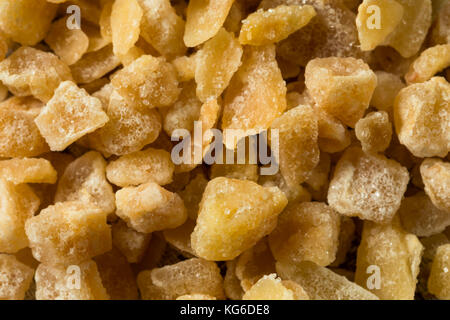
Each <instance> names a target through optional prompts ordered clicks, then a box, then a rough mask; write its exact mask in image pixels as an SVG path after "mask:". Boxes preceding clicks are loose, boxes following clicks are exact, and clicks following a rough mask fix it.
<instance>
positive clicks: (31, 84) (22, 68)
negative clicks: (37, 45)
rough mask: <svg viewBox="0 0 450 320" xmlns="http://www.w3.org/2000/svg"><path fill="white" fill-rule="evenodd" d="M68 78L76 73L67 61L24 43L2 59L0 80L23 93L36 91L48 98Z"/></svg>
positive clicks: (20, 95)
mask: <svg viewBox="0 0 450 320" xmlns="http://www.w3.org/2000/svg"><path fill="white" fill-rule="evenodd" d="M65 80H72V75H71V73H70V69H69V67H68V66H67V65H66V64H65V63H64V62H62V61H61V60H60V59H59V58H58V57H57V56H55V55H54V54H53V53H50V52H43V51H40V50H37V49H34V48H31V47H20V48H19V49H17V50H16V51H14V52H13V53H12V54H11V55H10V56H9V57H8V58H6V59H5V60H3V61H2V62H1V63H0V81H2V82H3V84H4V85H5V86H6V87H7V88H8V89H9V91H11V93H13V94H14V95H16V96H19V97H24V96H29V95H32V96H34V97H36V98H37V99H39V100H41V101H43V102H47V101H48V100H50V98H51V97H52V96H53V92H54V91H55V89H56V88H57V87H58V86H59V84H60V83H61V82H62V81H65Z"/></svg>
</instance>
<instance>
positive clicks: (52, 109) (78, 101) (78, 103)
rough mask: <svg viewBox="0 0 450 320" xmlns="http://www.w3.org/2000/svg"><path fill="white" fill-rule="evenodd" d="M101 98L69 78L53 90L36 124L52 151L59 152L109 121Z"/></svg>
mask: <svg viewBox="0 0 450 320" xmlns="http://www.w3.org/2000/svg"><path fill="white" fill-rule="evenodd" d="M108 120H109V119H108V116H107V115H106V114H105V112H103V110H102V105H101V102H100V100H98V99H97V98H94V97H91V96H89V94H88V93H87V92H86V91H85V90H84V89H80V88H78V87H77V86H76V84H75V83H73V82H71V81H65V82H63V83H61V84H60V86H59V87H58V88H57V89H56V91H55V94H54V96H53V98H52V99H51V100H50V101H49V102H48V103H47V105H46V106H45V107H44V108H43V109H42V111H41V113H40V114H39V116H38V117H37V118H36V119H35V123H36V125H37V126H38V128H39V131H40V132H41V134H42V136H43V137H44V138H45V140H46V141H47V143H48V144H49V146H50V149H51V150H52V151H62V150H64V149H65V148H66V147H68V146H69V145H70V144H71V143H73V142H75V141H76V140H78V139H79V138H81V137H82V136H84V135H86V134H88V133H90V132H93V131H95V130H96V129H98V128H100V127H102V126H104V125H105V124H106V123H107V122H108Z"/></svg>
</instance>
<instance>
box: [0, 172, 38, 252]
mask: <svg viewBox="0 0 450 320" xmlns="http://www.w3.org/2000/svg"><path fill="white" fill-rule="evenodd" d="M0 194H1V198H0V199H1V201H0V252H2V253H15V252H17V251H19V250H20V249H23V248H25V247H27V246H28V239H27V236H26V234H25V227H24V226H25V222H26V221H27V220H28V219H30V218H32V217H33V215H34V214H35V212H36V211H37V210H38V208H39V198H38V197H37V196H36V194H35V193H34V192H33V189H31V187H29V186H28V185H26V184H19V185H14V184H12V183H10V182H7V181H5V180H3V179H0Z"/></svg>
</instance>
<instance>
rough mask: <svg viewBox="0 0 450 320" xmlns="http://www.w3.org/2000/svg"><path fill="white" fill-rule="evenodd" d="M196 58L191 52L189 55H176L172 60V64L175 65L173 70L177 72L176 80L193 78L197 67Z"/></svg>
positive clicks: (182, 80) (183, 80)
mask: <svg viewBox="0 0 450 320" xmlns="http://www.w3.org/2000/svg"><path fill="white" fill-rule="evenodd" d="M196 60H197V58H196V55H195V54H193V55H191V56H189V57H188V56H182V57H177V58H175V59H174V60H172V64H173V66H174V67H175V70H176V71H177V74H178V80H179V81H180V82H186V81H190V80H192V79H194V77H195V69H196V68H197V62H196Z"/></svg>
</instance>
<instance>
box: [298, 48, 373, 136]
mask: <svg viewBox="0 0 450 320" xmlns="http://www.w3.org/2000/svg"><path fill="white" fill-rule="evenodd" d="M305 79H306V80H305V83H306V87H307V88H308V90H309V93H310V94H311V97H312V98H313V99H314V101H315V102H316V104H317V106H318V107H319V108H322V109H323V110H325V111H326V112H328V113H330V114H331V115H333V116H335V117H336V118H338V119H339V120H341V121H342V122H343V123H344V124H346V125H348V126H350V127H352V128H354V127H355V124H356V122H357V121H358V120H359V119H361V118H362V116H363V115H364V111H365V110H366V109H367V107H368V106H369V102H370V99H371V97H372V93H373V91H374V90H375V87H376V85H377V78H376V76H375V74H374V73H373V72H372V70H370V68H369V66H368V65H367V64H365V63H364V62H363V61H362V60H356V59H354V58H334V57H331V58H323V59H314V60H312V61H310V62H309V63H308V65H307V66H306V69H305Z"/></svg>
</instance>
